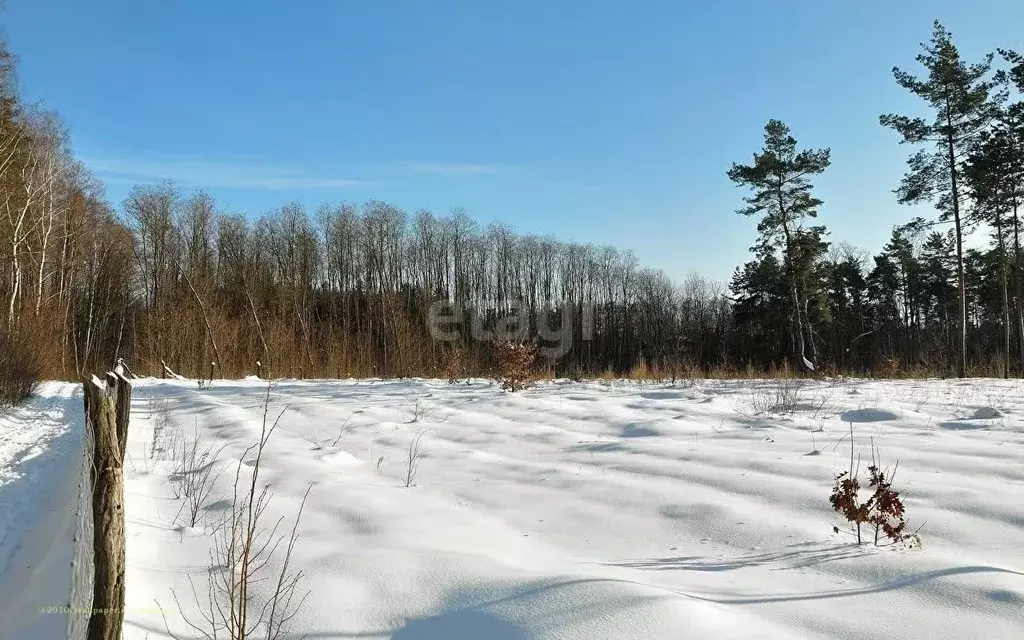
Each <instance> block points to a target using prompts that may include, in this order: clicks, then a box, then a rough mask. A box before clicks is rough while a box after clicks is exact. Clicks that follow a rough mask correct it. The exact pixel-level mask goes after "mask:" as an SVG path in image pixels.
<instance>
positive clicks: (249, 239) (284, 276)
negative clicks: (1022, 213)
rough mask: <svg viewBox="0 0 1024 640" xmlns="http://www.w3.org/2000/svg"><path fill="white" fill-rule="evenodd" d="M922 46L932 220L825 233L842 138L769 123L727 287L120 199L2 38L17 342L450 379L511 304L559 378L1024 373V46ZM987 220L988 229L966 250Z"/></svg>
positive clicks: (632, 261)
mask: <svg viewBox="0 0 1024 640" xmlns="http://www.w3.org/2000/svg"><path fill="white" fill-rule="evenodd" d="M917 62H918V63H919V65H920V68H922V69H923V70H924V72H925V75H924V76H923V77H922V78H921V79H918V78H917V77H915V76H914V75H912V74H911V73H909V72H905V71H902V70H901V69H894V75H895V79H896V81H897V82H898V83H899V84H900V85H901V86H903V87H905V88H907V89H908V90H909V91H911V92H912V93H914V94H916V95H918V96H920V97H921V98H923V99H924V101H925V103H926V104H927V105H928V106H929V108H930V109H931V113H932V116H933V120H931V121H928V120H923V119H918V118H912V117H906V116H900V115H885V116H882V117H881V124H882V125H883V126H886V127H890V128H892V129H894V130H895V131H896V132H897V134H899V136H900V142H901V143H906V144H909V145H912V146H914V147H915V148H917V149H918V151H917V152H916V153H915V154H914V155H912V156H911V157H910V159H909V161H908V171H907V174H906V176H905V177H904V179H903V181H902V183H901V184H900V186H899V188H898V189H897V190H896V197H897V198H898V200H899V201H900V202H904V203H919V202H933V203H934V204H935V206H936V209H937V211H938V212H939V213H940V216H939V219H938V220H935V221H929V220H925V219H921V218H915V219H914V220H912V221H910V222H909V223H907V224H902V225H898V226H896V227H895V228H894V229H893V231H892V235H891V238H890V240H889V242H888V243H887V244H886V245H885V246H884V247H883V248H882V250H881V251H880V252H879V253H878V254H877V255H873V256H872V255H870V254H869V253H868V252H866V251H862V250H859V249H856V248H854V247H851V246H849V245H847V244H846V243H843V242H829V241H828V232H827V230H826V229H825V227H824V226H822V225H813V224H810V221H812V220H813V219H814V218H815V217H816V215H817V212H818V209H819V207H820V206H821V205H822V202H821V201H820V200H819V199H817V198H816V197H814V195H813V188H812V185H811V184H810V181H809V180H810V178H811V177H813V176H814V175H816V174H820V173H822V172H824V171H825V170H827V168H828V165H829V163H830V159H831V157H830V156H831V154H830V151H829V150H828V149H823V150H803V151H801V150H798V148H797V142H796V140H795V139H794V138H793V136H792V135H791V134H790V131H789V129H788V127H786V125H785V124H784V123H782V122H781V121H778V120H772V121H770V122H769V123H768V125H767V126H766V127H765V140H764V146H763V148H762V149H761V150H760V151H759V152H757V153H756V154H755V155H754V159H753V162H752V164H750V165H742V164H736V165H734V166H733V167H732V169H731V170H729V177H730V178H731V179H732V180H733V181H734V182H735V183H736V184H738V185H740V186H743V187H746V188H747V189H748V190H749V194H750V195H749V196H748V197H747V198H746V199H745V202H746V206H745V207H744V208H743V209H741V210H740V211H739V212H740V213H742V214H745V215H751V216H758V217H759V219H760V223H759V226H758V229H759V232H760V237H759V241H758V243H757V244H756V245H755V246H754V247H753V248H752V249H751V251H752V253H753V259H752V260H751V261H750V262H747V263H746V264H744V265H743V266H742V267H740V268H738V269H737V270H736V272H735V274H734V275H733V277H732V280H731V282H730V283H729V284H728V286H726V285H719V284H717V283H714V282H711V281H708V280H706V279H703V278H701V277H699V276H696V275H694V276H691V277H689V278H688V279H686V280H685V281H683V282H681V283H679V282H673V281H672V280H671V279H670V278H669V277H668V276H666V275H665V274H664V273H663V272H661V271H658V270H654V269H646V268H642V267H641V266H640V265H639V264H638V262H637V259H636V257H635V256H634V255H633V254H632V253H631V252H628V251H619V250H617V249H615V248H612V247H596V246H593V245H587V244H578V243H567V242H560V241H557V240H555V239H553V238H550V237H538V236H533V235H521V234H518V233H516V232H514V231H513V230H512V229H511V228H509V227H508V226H505V225H503V224H491V225H488V226H486V227H481V226H480V225H478V224H477V223H476V222H474V221H473V219H472V218H470V217H469V216H468V215H467V214H466V213H465V212H462V211H459V210H455V211H452V212H451V213H449V214H448V215H445V216H436V215H434V214H432V213H430V212H427V211H417V212H415V213H412V214H409V213H407V212H405V211H402V210H401V209H399V208H397V207H394V206H392V205H390V204H388V203H385V202H379V201H373V202H368V203H365V204H362V205H354V204H350V203H342V204H339V205H323V206H321V207H320V208H319V209H317V210H316V211H315V212H314V213H312V214H310V213H308V212H307V211H306V210H305V209H304V208H303V207H302V206H301V205H299V204H288V205H285V206H283V207H281V208H280V209H278V210H275V211H273V212H271V213H268V214H265V215H264V216H262V217H261V218H258V219H252V218H249V217H246V216H244V215H241V214H235V213H227V212H223V211H221V210H219V209H218V207H217V204H216V202H215V201H214V200H213V198H212V197H210V196H209V195H207V194H205V193H204V192H201V191H200V192H196V193H192V194H185V193H183V192H181V191H180V190H179V189H178V188H177V187H175V186H174V185H173V184H171V183H163V184H157V185H142V186H137V187H135V188H134V189H133V190H132V191H131V193H130V194H129V196H128V197H127V198H126V199H125V201H124V202H123V203H122V204H121V207H120V211H117V212H115V211H114V209H113V208H112V207H111V206H110V205H109V204H108V203H107V202H106V200H105V197H104V195H103V189H102V185H101V184H100V182H99V181H98V180H97V179H95V178H94V177H93V176H92V175H91V174H90V173H89V171H88V170H87V169H86V168H85V167H84V166H83V165H81V164H80V163H79V162H77V161H76V160H75V158H74V156H73V154H72V152H71V148H70V142H69V140H70V138H69V134H68V132H67V129H66V127H65V126H64V125H63V124H62V123H61V121H60V119H59V117H58V116H57V115H56V114H54V113H52V112H49V111H45V110H43V109H41V108H40V107H38V106H36V105H31V104H26V103H25V102H24V101H23V100H22V98H21V96H20V92H19V90H18V86H17V80H16V73H15V67H16V64H15V60H14V58H13V57H12V56H11V54H10V53H8V52H7V50H6V49H5V48H4V49H2V50H0V189H3V192H4V196H5V199H4V202H3V204H2V206H3V211H2V214H0V218H2V220H0V228H2V231H0V236H2V237H3V240H4V243H3V246H4V247H6V248H5V249H4V252H3V261H4V265H3V267H4V273H5V276H4V277H3V278H2V284H0V295H2V300H3V302H4V303H5V304H4V314H3V320H4V327H5V329H6V332H7V333H6V335H7V336H8V337H9V339H8V340H5V341H2V342H0V358H2V359H3V360H4V362H14V360H17V361H18V363H19V364H18V367H21V368H25V367H27V368H28V369H31V370H32V371H33V374H32V375H35V376H37V377H42V378H54V379H78V378H79V376H80V375H81V374H82V373H83V372H87V371H98V370H103V369H106V368H109V367H111V366H112V364H113V363H114V362H115V361H117V360H118V359H119V358H123V359H124V360H125V361H127V362H128V363H129V364H130V365H131V367H132V369H133V370H134V372H135V373H137V374H148V375H161V374H162V373H163V371H164V369H163V364H162V363H166V365H168V366H169V367H170V368H172V369H173V370H175V371H176V372H178V373H180V374H184V375H186V376H189V377H196V378H203V377H241V376H244V375H248V374H253V373H257V366H259V368H260V369H261V372H262V373H263V374H264V375H265V376H282V377H306V378H314V377H316V378H333V377H396V376H422V377H440V376H443V375H445V372H446V371H447V370H450V369H451V367H452V366H453V365H452V363H457V365H458V367H459V368H460V370H461V371H460V373H461V375H464V376H471V375H487V374H488V373H489V372H490V371H491V370H492V367H493V347H494V344H493V343H492V342H491V341H490V340H489V339H479V338H480V337H481V336H484V335H486V334H488V333H489V332H493V330H494V329H495V328H496V326H497V327H500V326H502V324H503V323H507V320H502V318H503V317H505V316H507V315H508V313H509V312H510V311H512V310H514V309H515V310H517V311H518V312H519V313H521V314H522V315H523V317H524V318H526V319H527V320H526V324H527V325H528V328H529V331H527V334H528V335H527V336H526V337H533V336H534V335H536V332H537V330H538V328H539V327H541V326H544V327H549V335H546V336H542V342H545V340H546V341H547V342H551V341H554V342H561V343H564V344H565V345H567V346H568V347H569V348H568V349H567V350H564V351H566V352H565V353H561V351H563V350H556V351H555V352H554V353H555V354H556V355H557V356H558V357H557V358H554V357H552V358H549V359H548V360H546V361H544V362H546V364H545V365H543V366H542V367H540V368H541V370H542V372H544V373H547V374H550V375H557V376H568V377H574V378H583V377H636V378H658V379H667V378H673V379H674V378H679V377H695V376H709V377H769V376H780V375H802V374H807V373H810V372H811V371H813V372H814V373H816V374H840V373H842V374H854V375H874V376H880V377H903V376H915V377H917V376H947V375H978V376H981V375H984V376H1004V375H1011V374H1017V375H1019V374H1021V373H1022V372H1024V273H1022V268H1024V260H1022V256H1021V249H1020V237H1019V218H1018V213H1019V209H1020V204H1021V197H1022V194H1024V101H1022V98H1021V95H1022V93H1024V58H1022V56H1021V55H1020V54H1017V53H1015V52H1013V51H1010V50H999V52H998V55H997V56H988V57H987V58H986V59H984V60H982V61H981V62H979V63H977V64H967V63H965V62H964V61H962V60H961V59H960V56H959V54H958V52H957V50H956V48H955V46H954V45H953V41H952V37H951V36H950V34H949V33H948V32H946V31H945V29H943V28H942V27H941V25H938V24H936V25H935V30H934V32H933V36H932V40H931V41H930V42H929V43H926V44H924V45H922V53H921V55H920V56H919V57H918V59H917ZM722 215H726V213H725V212H723V214H722ZM947 223H950V224H949V225H948V226H947ZM975 229H984V231H985V232H986V233H989V234H990V235H991V242H990V243H989V246H988V247H987V248H982V249H977V248H966V247H964V244H963V241H962V239H963V237H964V235H965V234H967V233H968V232H970V231H972V230H975ZM439 302H440V303H442V305H441V306H453V307H456V308H458V309H459V310H461V311H462V312H463V316H462V320H463V322H462V323H461V325H460V326H459V327H456V328H455V329H454V331H455V333H454V334H451V333H450V332H449V337H451V336H452V335H454V338H453V339H438V335H437V331H436V330H435V329H436V328H435V327H433V326H432V322H433V320H432V313H434V312H436V310H437V309H438V304H439ZM474 336H475V337H474ZM257 362H259V363H260V364H259V365H257V364H256V363H257ZM25 363H28V364H27V365H26V364H25ZM2 364H3V363H2V362H0V365H2Z"/></svg>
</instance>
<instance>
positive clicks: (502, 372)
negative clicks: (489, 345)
mask: <svg viewBox="0 0 1024 640" xmlns="http://www.w3.org/2000/svg"><path fill="white" fill-rule="evenodd" d="M536 357H537V345H535V344H533V343H527V344H520V343H516V342H507V341H503V342H497V343H495V345H494V360H495V363H496V364H497V367H498V383H499V384H500V385H501V388H502V389H505V390H507V391H521V390H523V389H525V388H526V387H528V386H529V384H530V368H531V367H532V366H533V361H534V360H535V359H536Z"/></svg>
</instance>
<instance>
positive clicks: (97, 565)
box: [82, 373, 132, 640]
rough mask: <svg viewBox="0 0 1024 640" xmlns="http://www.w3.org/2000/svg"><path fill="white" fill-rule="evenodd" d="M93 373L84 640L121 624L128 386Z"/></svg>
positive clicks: (102, 639) (111, 635)
mask: <svg viewBox="0 0 1024 640" xmlns="http://www.w3.org/2000/svg"><path fill="white" fill-rule="evenodd" d="M106 377H107V379H106V383H104V381H103V380H100V379H99V378H97V377H95V376H93V377H91V378H88V379H86V380H85V381H84V382H83V384H82V388H83V391H84V394H83V396H84V402H85V416H86V420H87V421H88V425H87V428H90V429H91V430H92V434H93V442H94V443H95V450H94V452H93V470H92V520H93V556H94V557H93V566H94V576H93V599H92V611H91V613H90V616H89V630H88V634H87V636H86V637H87V638H88V640H120V639H121V627H122V625H123V624H124V572H125V562H124V544H125V539H124V456H125V449H126V448H127V441H128V420H129V415H130V412H131V402H132V386H131V384H130V383H129V382H128V379H127V378H125V377H124V376H122V375H119V374H117V373H108V374H107V376H106Z"/></svg>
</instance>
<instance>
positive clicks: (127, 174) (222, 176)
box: [83, 157, 373, 190]
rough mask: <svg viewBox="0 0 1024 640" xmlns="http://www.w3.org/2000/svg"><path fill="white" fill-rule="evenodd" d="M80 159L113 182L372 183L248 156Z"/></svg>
mask: <svg viewBox="0 0 1024 640" xmlns="http://www.w3.org/2000/svg"><path fill="white" fill-rule="evenodd" d="M83 162H84V163H85V165H86V166H87V167H89V168H90V169H92V170H93V171H94V172H95V173H97V174H98V175H99V176H100V177H101V178H103V179H104V180H106V181H108V182H112V183H125V182H143V181H152V180H172V181H174V182H177V183H179V184H183V185H188V186H199V187H210V188H216V187H222V188H234V189H267V190H286V189H347V188H351V187H360V186H366V185H369V184H373V183H372V182H369V181H365V180H353V179H349V178H340V177H330V176H317V175H310V174H309V173H306V172H304V171H300V170H297V169H294V168H291V167H280V166H271V165H266V164H262V163H259V162H256V161H251V160H207V159H198V158H163V159H152V158H150V159H127V158H99V157H93V158H84V159H83Z"/></svg>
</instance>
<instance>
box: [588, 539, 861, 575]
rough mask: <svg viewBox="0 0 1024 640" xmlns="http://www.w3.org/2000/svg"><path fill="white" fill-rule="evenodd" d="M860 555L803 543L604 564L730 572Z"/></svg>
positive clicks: (843, 547) (844, 547) (850, 550)
mask: <svg viewBox="0 0 1024 640" xmlns="http://www.w3.org/2000/svg"><path fill="white" fill-rule="evenodd" d="M861 555H863V550H862V549H860V548H858V547H851V546H850V545H845V544H818V543H810V542H807V543H800V544H794V545H790V546H788V547H786V548H785V549H781V550H779V551H771V552H766V553H756V554H749V555H745V556H739V557H737V558H718V559H716V558H702V557H699V556H674V557H665V558H647V559H644V560H633V561H628V562H615V563H608V564H610V565H611V566H615V567H624V568H628V569H646V570H649V571H733V570H736V569H745V568H748V567H759V566H763V565H771V564H778V565H781V566H780V567H779V568H780V569H802V568H804V567H811V566H814V565H818V564H824V563H826V562H832V561H834V560H846V559H849V558H856V557H859V556H861Z"/></svg>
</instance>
